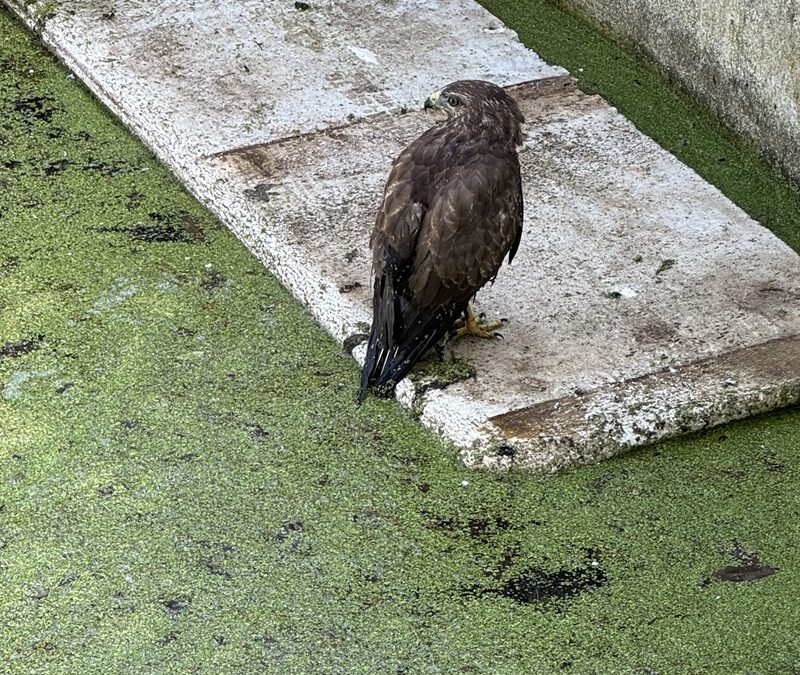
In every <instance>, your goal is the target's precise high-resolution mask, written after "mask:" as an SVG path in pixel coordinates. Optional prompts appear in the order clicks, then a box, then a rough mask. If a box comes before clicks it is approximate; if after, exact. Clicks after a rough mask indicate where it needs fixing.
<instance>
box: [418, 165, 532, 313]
mask: <svg viewBox="0 0 800 675" xmlns="http://www.w3.org/2000/svg"><path fill="white" fill-rule="evenodd" d="M521 235H522V192H521V184H520V175H519V162H518V160H517V156H516V152H513V151H511V152H508V153H504V154H491V153H482V154H480V155H478V156H477V157H476V158H475V160H474V161H472V162H470V163H468V164H467V165H466V166H464V167H461V168H460V169H459V170H458V171H457V172H455V173H454V175H453V176H452V177H451V178H450V179H449V180H448V181H447V182H446V183H445V184H444V185H442V187H441V188H440V189H439V190H438V191H437V192H436V194H435V196H434V198H433V200H432V202H431V205H430V208H429V209H428V211H427V213H426V215H425V219H424V222H423V224H422V227H421V231H420V234H419V236H418V238H417V246H416V251H415V260H414V268H413V271H412V274H411V276H410V278H409V288H410V292H411V295H412V297H413V298H414V300H415V303H416V304H417V305H418V306H420V307H429V306H436V305H448V304H451V305H452V304H456V305H461V304H463V303H465V302H467V301H469V299H470V298H471V297H472V296H473V295H474V294H475V293H476V292H477V291H478V289H480V288H481V287H482V286H484V285H485V284H486V283H487V282H488V281H490V280H492V279H494V277H495V276H496V275H497V271H498V269H499V268H500V265H501V264H502V262H503V258H504V257H505V256H506V254H508V255H509V260H510V259H511V258H512V257H513V256H514V254H515V253H516V249H517V247H518V246H519V241H520V237H521Z"/></svg>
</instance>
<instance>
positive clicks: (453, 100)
mask: <svg viewBox="0 0 800 675" xmlns="http://www.w3.org/2000/svg"><path fill="white" fill-rule="evenodd" d="M459 103H461V99H460V98H458V96H454V95H453V94H448V95H447V104H448V105H450V106H457V105H458V104H459Z"/></svg>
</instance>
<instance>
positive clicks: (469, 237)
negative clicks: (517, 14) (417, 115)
mask: <svg viewBox="0 0 800 675" xmlns="http://www.w3.org/2000/svg"><path fill="white" fill-rule="evenodd" d="M425 108H426V109H428V108H434V109H441V110H444V111H445V112H446V113H447V117H446V119H443V120H442V121H441V122H439V123H438V124H436V125H435V126H433V127H431V128H430V129H428V130H427V131H426V132H425V133H423V134H422V135H421V136H420V137H419V138H417V139H416V140H415V141H413V142H412V143H411V144H410V145H409V146H408V147H407V148H405V150H403V151H402V152H401V153H400V155H399V156H398V157H397V159H396V160H395V162H394V166H393V167H392V170H391V173H390V174H389V179H388V180H387V182H386V188H385V190H384V196H383V204H382V206H381V208H380V210H379V212H378V216H377V219H376V222H375V227H374V229H373V232H372V237H371V238H370V246H371V248H372V255H373V274H374V296H373V319H372V330H371V332H370V335H369V341H368V343H367V357H366V362H365V363H364V369H363V371H362V373H361V390H360V392H359V396H358V401H359V403H360V402H361V401H362V400H363V399H364V396H365V395H366V392H367V390H368V389H370V388H371V389H372V390H373V392H375V393H376V394H378V395H382V396H386V395H389V394H390V393H391V392H392V390H393V389H394V385H395V384H396V383H397V382H399V381H400V380H402V379H403V378H404V377H405V376H406V374H407V373H408V371H409V370H411V368H412V367H413V366H414V364H415V363H416V362H417V361H418V360H419V359H420V358H421V357H422V355H423V354H424V353H425V352H426V351H427V350H428V349H429V348H430V347H432V346H434V345H436V344H437V343H439V341H440V340H442V338H444V337H445V336H446V335H447V334H448V332H449V331H451V329H453V327H454V325H455V324H456V322H457V321H458V320H459V319H461V321H460V324H459V325H460V328H459V329H458V333H459V334H462V335H463V334H472V335H478V336H480V337H494V335H495V333H494V329H496V328H497V327H498V326H499V325H500V323H499V322H493V323H483V322H481V321H480V320H478V319H477V318H476V317H475V316H474V315H473V314H472V312H471V310H470V309H469V301H470V300H471V299H472V297H473V296H474V295H475V293H476V292H477V291H478V290H479V289H480V288H481V287H483V286H484V285H485V284H486V282H488V281H493V280H494V278H495V276H496V275H497V271H498V269H499V268H500V265H501V264H502V262H503V258H504V257H505V256H506V255H508V261H509V262H511V260H512V259H513V257H514V254H515V253H516V251H517V248H518V246H519V242H520V237H521V236H522V186H521V180H520V171H519V160H518V158H517V146H519V145H520V144H521V142H522V131H521V128H520V125H521V123H522V122H523V121H524V118H523V116H522V113H521V112H520V110H519V107H518V106H517V103H516V102H515V101H514V99H512V98H511V97H510V96H509V95H508V94H507V93H506V92H505V91H504V90H503V89H501V88H500V87H498V86H496V85H494V84H492V83H490V82H484V81H481V80H463V81H460V82H453V83H452V84H449V85H447V86H446V87H445V88H444V89H442V90H441V91H438V92H434V93H433V94H431V95H430V97H429V98H428V100H427V101H425Z"/></svg>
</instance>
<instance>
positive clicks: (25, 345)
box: [0, 335, 44, 361]
mask: <svg viewBox="0 0 800 675" xmlns="http://www.w3.org/2000/svg"><path fill="white" fill-rule="evenodd" d="M42 340H44V335H36V336H35V337H32V338H28V339H26V340H19V341H18V342H6V343H5V344H4V345H3V346H1V347H0V361H2V360H3V359H13V358H17V357H19V356H23V355H24V354H30V353H31V352H32V351H34V350H35V349H38V348H39V345H41V343H42Z"/></svg>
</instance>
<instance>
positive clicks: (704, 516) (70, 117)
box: [0, 11, 800, 674]
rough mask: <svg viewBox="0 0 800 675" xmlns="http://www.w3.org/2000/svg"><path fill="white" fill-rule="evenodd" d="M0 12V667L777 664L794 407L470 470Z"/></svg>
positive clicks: (798, 460) (785, 613)
mask: <svg viewBox="0 0 800 675" xmlns="http://www.w3.org/2000/svg"><path fill="white" fill-rule="evenodd" d="M357 379H358V373H357V369H356V366H355V364H354V363H353V362H352V361H351V360H349V359H348V358H346V357H344V356H342V355H341V353H340V348H339V347H338V346H337V345H336V344H335V343H334V342H333V341H332V340H330V339H329V338H328V337H327V336H326V335H325V334H324V333H323V332H322V331H321V330H320V329H319V328H318V327H317V326H316V325H315V324H314V322H313V321H312V319H311V317H310V316H309V315H308V314H307V313H306V312H305V311H304V310H303V308H302V307H301V306H300V305H299V304H298V303H297V302H295V301H294V300H293V299H292V298H291V297H290V296H289V295H288V294H287V292H286V291H285V290H284V289H282V288H281V287H280V285H279V284H278V283H277V282H276V281H275V280H274V279H273V278H272V277H271V276H270V275H269V274H268V273H267V272H266V271H265V270H264V269H263V268H262V267H261V266H260V265H259V264H258V262H257V261H256V260H255V259H254V258H253V257H252V256H251V255H250V254H249V253H248V252H247V251H246V250H245V248H244V247H243V246H242V245H241V244H240V243H239V242H238V241H237V240H236V239H235V238H234V237H233V236H232V235H231V234H230V233H229V232H228V231H227V230H226V229H225V228H223V227H222V226H220V225H219V224H218V223H217V222H216V221H215V220H214V218H213V217H212V216H210V215H209V214H208V213H207V212H206V211H205V210H203V209H202V208H201V207H200V206H199V205H198V204H197V203H196V202H195V201H194V200H193V199H192V198H191V197H190V196H189V195H188V194H187V193H186V192H184V191H183V190H182V188H181V187H180V185H178V183H177V182H176V181H175V179H174V178H173V177H172V176H171V175H170V174H169V172H168V171H167V170H166V169H164V168H163V167H162V166H161V165H159V163H158V162H157V161H155V160H154V158H153V157H152V155H151V154H150V153H149V152H148V151H147V150H146V149H145V148H144V147H143V146H142V145H141V144H140V143H139V142H138V141H136V140H135V139H134V138H132V137H131V136H130V135H129V134H128V133H127V132H126V131H125V130H124V129H123V128H122V127H121V126H120V125H119V124H118V123H117V122H116V121H115V120H114V119H113V118H112V117H111V116H110V115H109V114H108V113H107V112H106V111H105V110H104V109H103V108H102V107H101V106H99V105H98V104H97V103H96V102H95V101H94V100H93V99H92V97H91V96H90V95H89V94H87V92H86V91H85V90H84V89H83V88H82V87H81V86H80V85H79V83H78V82H76V81H75V80H74V79H72V78H71V76H70V75H69V73H68V72H67V71H65V70H64V69H63V68H61V67H60V66H58V65H57V64H56V63H55V62H54V60H53V59H52V58H51V57H50V56H49V55H48V54H47V53H46V52H45V51H44V50H43V48H42V47H41V46H40V45H39V44H38V43H37V42H36V40H35V39H34V38H33V37H31V36H30V35H29V34H28V33H27V32H25V31H24V30H23V28H22V27H21V26H20V25H18V24H16V23H15V22H14V21H13V20H12V19H11V18H10V16H9V15H8V14H7V13H5V12H3V11H0V590H1V591H2V592H0V672H4V673H5V672H8V673H81V674H83V673H187V672H199V673H206V672H221V673H263V672H267V673H316V672H319V673H351V672H353V673H426V672H441V673H470V672H471V673H552V672H575V673H588V672H598V673H604V672H641V673H648V672H662V673H667V672H720V673H722V672H724V673H729V672H764V673H767V672H768V673H781V672H786V673H789V672H797V670H798V669H800V650H799V648H798V642H797V640H796V636H797V635H798V634H800V609H798V603H797V601H796V599H797V597H798V591H799V590H800V582H798V574H800V548H798V546H797V542H798V541H800V518H799V517H798V516H800V491H798V482H799V478H800V447H798V446H799V445H800V441H798V429H799V428H800V411H798V410H796V409H795V410H790V411H785V412H782V413H778V414H774V415H770V416H765V417H761V418H758V419H754V420H750V421H747V422H742V423H738V424H734V425H730V426H727V427H724V428H721V429H715V430H712V431H709V432H708V433H705V434H702V435H697V436H693V437H690V438H687V439H682V440H677V441H673V442H670V443H664V444H661V445H659V446H656V447H653V448H650V449H647V450H643V451H640V452H636V453H633V454H630V455H628V456H626V457H622V458H618V459H616V460H613V461H610V462H606V463H605V464H602V465H599V466H593V467H585V468H582V469H579V470H576V471H573V472H570V473H567V474H563V475H560V476H557V477H548V478H531V477H527V476H520V475H515V474H509V475H492V474H485V473H478V472H472V471H468V470H466V469H464V468H463V467H461V466H460V465H459V464H458V462H457V461H456V460H455V451H454V449H453V448H452V447H449V446H448V445H446V444H444V443H441V442H440V441H438V440H437V439H436V438H434V437H433V436H432V435H431V434H429V433H428V432H426V431H425V430H423V429H422V428H421V427H420V425H419V424H418V423H417V422H415V421H414V420H413V419H412V418H411V416H410V415H409V414H408V413H406V412H405V411H404V410H402V409H401V408H400V407H399V406H398V405H396V404H395V403H393V402H391V401H378V400H375V399H369V400H368V401H367V402H366V403H365V404H364V405H363V406H361V407H360V408H356V407H355V406H354V405H353V398H354V395H355V391H356V388H357Z"/></svg>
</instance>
